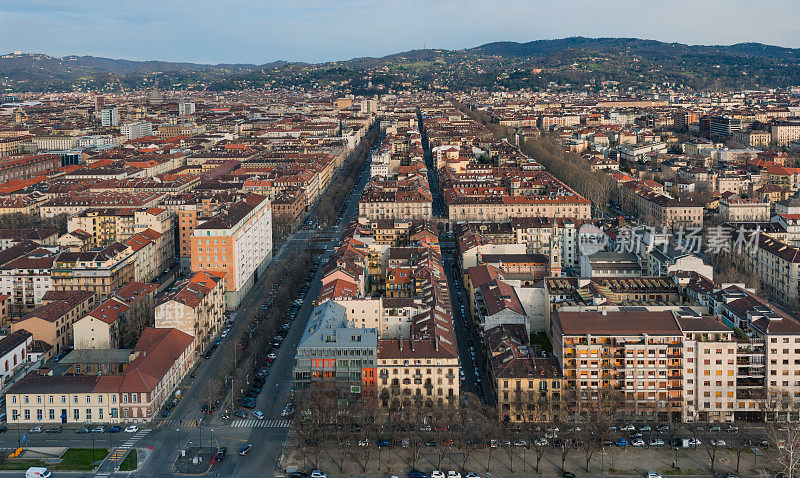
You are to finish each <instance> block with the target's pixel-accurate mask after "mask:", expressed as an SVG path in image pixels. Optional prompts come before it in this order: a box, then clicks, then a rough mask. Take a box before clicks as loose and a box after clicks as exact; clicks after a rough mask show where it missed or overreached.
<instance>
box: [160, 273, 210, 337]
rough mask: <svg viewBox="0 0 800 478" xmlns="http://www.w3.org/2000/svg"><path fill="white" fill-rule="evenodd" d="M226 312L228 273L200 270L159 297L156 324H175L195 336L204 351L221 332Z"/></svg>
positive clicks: (164, 326) (162, 325)
mask: <svg viewBox="0 0 800 478" xmlns="http://www.w3.org/2000/svg"><path fill="white" fill-rule="evenodd" d="M224 312H225V274H223V273H214V272H198V273H196V274H195V275H194V276H192V278H191V279H189V280H188V281H186V282H184V283H183V284H180V285H179V286H178V288H177V289H176V290H175V292H173V293H170V294H168V295H166V296H164V297H163V298H161V300H160V301H159V303H158V305H156V309H155V325H156V327H159V328H175V329H178V330H180V331H181V332H184V333H186V334H188V335H191V336H192V337H194V338H195V342H196V346H195V349H196V352H197V353H201V352H203V351H204V350H205V347H206V346H207V345H208V344H209V343H210V342H211V339H212V338H213V337H214V336H215V335H216V334H217V332H219V329H220V327H221V326H222V323H223V320H224Z"/></svg>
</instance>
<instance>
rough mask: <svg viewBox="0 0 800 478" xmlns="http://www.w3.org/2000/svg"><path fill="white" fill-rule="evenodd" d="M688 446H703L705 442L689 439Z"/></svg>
mask: <svg viewBox="0 0 800 478" xmlns="http://www.w3.org/2000/svg"><path fill="white" fill-rule="evenodd" d="M686 444H687V445H689V446H700V445H702V444H703V442H701V441H700V440H698V439H697V438H689V439H688V440H686Z"/></svg>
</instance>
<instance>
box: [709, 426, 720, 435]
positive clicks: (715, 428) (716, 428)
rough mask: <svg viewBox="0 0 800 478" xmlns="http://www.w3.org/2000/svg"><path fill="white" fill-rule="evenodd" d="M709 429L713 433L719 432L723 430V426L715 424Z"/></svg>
mask: <svg viewBox="0 0 800 478" xmlns="http://www.w3.org/2000/svg"><path fill="white" fill-rule="evenodd" d="M708 431H710V432H711V433H719V432H721V431H722V428H721V427H718V426H713V427H711V428H709V429H708Z"/></svg>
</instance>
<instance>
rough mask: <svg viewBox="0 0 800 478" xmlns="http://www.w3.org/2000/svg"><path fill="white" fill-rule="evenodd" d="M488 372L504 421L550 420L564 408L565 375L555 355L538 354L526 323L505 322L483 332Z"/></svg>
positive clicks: (500, 417) (501, 419) (500, 416)
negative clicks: (542, 355)
mask: <svg viewBox="0 0 800 478" xmlns="http://www.w3.org/2000/svg"><path fill="white" fill-rule="evenodd" d="M484 343H485V345H486V352H487V355H488V362H489V367H488V372H489V375H490V378H491V381H490V383H491V385H492V387H493V388H494V391H495V396H497V402H498V403H497V411H498V414H499V419H500V421H502V422H511V423H530V422H549V421H552V420H554V419H557V418H558V417H559V416H560V412H561V397H562V394H563V393H564V390H563V389H562V382H563V377H562V375H561V370H560V369H559V367H558V362H557V361H556V360H555V359H554V358H553V357H537V356H535V354H536V353H537V352H539V351H537V350H532V349H531V347H530V345H529V343H528V332H527V331H526V330H525V328H524V327H520V326H519V325H514V324H504V325H499V326H497V327H494V328H491V329H488V330H487V331H486V333H485V336H484Z"/></svg>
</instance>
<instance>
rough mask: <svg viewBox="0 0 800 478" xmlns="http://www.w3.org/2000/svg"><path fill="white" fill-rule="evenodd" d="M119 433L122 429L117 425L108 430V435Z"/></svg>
mask: <svg viewBox="0 0 800 478" xmlns="http://www.w3.org/2000/svg"><path fill="white" fill-rule="evenodd" d="M120 431H122V428H120V427H119V426H117V425H114V426H113V427H111V428H109V429H108V433H119V432H120Z"/></svg>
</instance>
